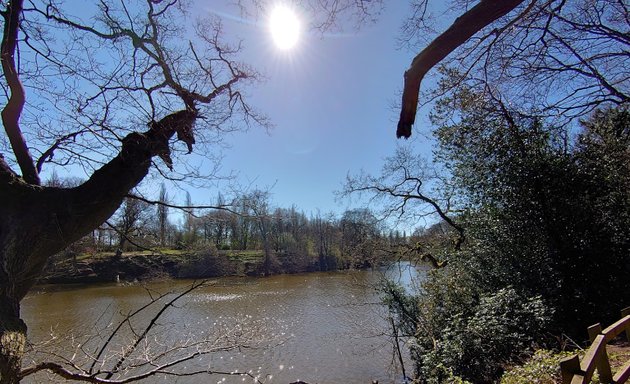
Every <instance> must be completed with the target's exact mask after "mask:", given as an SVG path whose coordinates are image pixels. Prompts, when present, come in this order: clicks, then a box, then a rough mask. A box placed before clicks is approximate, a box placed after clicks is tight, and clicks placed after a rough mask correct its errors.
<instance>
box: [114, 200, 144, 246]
mask: <svg viewBox="0 0 630 384" xmlns="http://www.w3.org/2000/svg"><path fill="white" fill-rule="evenodd" d="M148 208H149V204H147V203H146V202H144V201H141V200H137V199H133V198H131V197H127V198H125V200H124V201H123V204H122V206H121V207H120V209H119V212H118V219H117V220H116V225H115V227H116V230H117V232H118V249H119V250H120V251H121V252H122V251H124V250H125V244H126V243H127V242H128V240H131V237H132V236H133V235H134V234H135V233H136V232H137V231H138V230H140V229H141V228H143V227H145V226H146V224H147V221H148V218H149V217H148V214H149V212H148Z"/></svg>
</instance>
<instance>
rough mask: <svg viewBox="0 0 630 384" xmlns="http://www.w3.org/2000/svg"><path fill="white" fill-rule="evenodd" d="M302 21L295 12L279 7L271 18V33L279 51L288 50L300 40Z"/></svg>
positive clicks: (274, 10) (272, 13) (272, 12)
mask: <svg viewBox="0 0 630 384" xmlns="http://www.w3.org/2000/svg"><path fill="white" fill-rule="evenodd" d="M301 29H302V28H301V25H300V19H299V18H298V16H297V15H296V14H295V12H294V11H293V10H292V9H291V8H288V7H286V6H284V5H277V6H276V7H275V8H274V9H273V10H272V11H271V14H270V17H269V31H270V32H271V37H272V39H273V42H274V44H275V45H276V47H277V48H278V49H282V50H288V49H291V48H293V47H295V45H296V44H297V42H298V41H299V40H300V32H301Z"/></svg>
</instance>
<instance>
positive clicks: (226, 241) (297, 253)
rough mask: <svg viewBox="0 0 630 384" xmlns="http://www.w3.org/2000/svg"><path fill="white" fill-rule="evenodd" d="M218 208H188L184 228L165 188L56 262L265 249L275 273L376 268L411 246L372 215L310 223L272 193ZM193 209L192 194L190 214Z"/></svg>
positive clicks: (362, 212)
mask: <svg viewBox="0 0 630 384" xmlns="http://www.w3.org/2000/svg"><path fill="white" fill-rule="evenodd" d="M54 182H55V183H60V182H61V181H59V180H55V181H54ZM214 205H215V206H216V207H217V209H212V210H205V211H202V210H201V209H196V208H182V211H183V219H182V220H181V223H179V224H176V223H174V222H173V219H172V216H173V215H170V214H169V213H172V212H169V211H174V210H175V209H174V208H172V204H170V203H169V197H168V194H167V193H166V190H165V189H164V187H162V188H161V191H160V194H159V200H158V203H157V204H151V203H149V202H147V201H144V200H142V199H138V198H134V197H128V198H126V199H125V200H124V202H123V204H122V206H121V207H120V209H119V210H118V211H117V212H116V213H115V214H114V215H113V216H112V217H111V218H110V219H109V220H107V221H106V222H105V223H104V224H103V225H101V226H100V227H99V228H97V229H95V230H93V231H92V233H91V234H89V235H88V236H85V237H84V238H82V239H81V240H80V241H78V242H76V243H74V244H73V245H72V246H70V247H69V248H68V249H67V250H65V251H64V253H63V254H62V255H60V256H58V257H57V258H56V259H57V260H59V259H60V258H64V257H68V256H76V255H78V254H89V253H92V254H93V253H100V252H123V253H124V252H130V251H139V250H155V251H160V250H165V249H178V250H189V251H191V252H194V251H199V250H208V249H212V250H215V251H223V252H224V253H225V252H229V251H251V250H258V251H262V252H263V253H264V263H265V266H264V271H265V274H270V273H273V272H274V271H277V270H278V263H279V260H280V259H281V260H282V262H283V265H284V268H282V270H287V266H286V264H287V263H289V264H293V265H292V266H289V268H288V270H324V271H326V270H336V269H348V268H368V267H372V266H376V265H379V264H381V263H382V262H384V261H385V260H387V259H388V258H389V257H390V256H391V252H390V249H391V247H392V245H395V244H402V243H406V242H408V241H410V239H408V238H407V235H406V233H404V232H403V233H401V232H400V231H395V230H388V229H387V228H386V227H385V226H384V224H383V223H382V222H381V221H379V220H377V218H376V216H375V215H374V213H373V212H372V211H371V210H369V209H367V208H360V209H351V210H347V211H345V212H343V214H341V215H340V216H338V215H336V214H334V213H328V214H320V213H317V214H315V215H311V216H310V217H309V216H307V215H306V214H305V213H304V212H302V211H300V210H299V209H298V208H297V207H296V206H291V207H289V208H281V207H272V206H271V204H270V200H269V194H268V193H267V192H263V191H260V190H256V191H253V192H250V193H247V194H243V195H242V196H239V197H237V198H235V199H233V200H232V201H231V202H229V203H226V201H225V198H224V197H223V196H222V195H221V194H218V196H217V198H216V201H215V204H214ZM192 206H193V205H192V202H191V201H190V196H189V195H188V196H187V197H186V202H185V204H184V205H183V207H192ZM197 211H199V212H197Z"/></svg>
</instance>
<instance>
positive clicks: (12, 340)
mask: <svg viewBox="0 0 630 384" xmlns="http://www.w3.org/2000/svg"><path fill="white" fill-rule="evenodd" d="M25 347H26V324H25V323H24V321H22V320H21V319H20V304H19V301H18V300H15V299H14V298H10V297H6V296H2V297H0V384H14V383H19V382H20V379H21V377H20V370H21V368H22V357H23V356H24V349H25Z"/></svg>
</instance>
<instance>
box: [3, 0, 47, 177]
mask: <svg viewBox="0 0 630 384" xmlns="http://www.w3.org/2000/svg"><path fill="white" fill-rule="evenodd" d="M22 3H23V1H22V0H18V1H10V2H9V3H8V4H7V9H6V10H5V11H4V12H2V17H3V19H4V31H3V35H2V46H1V47H0V51H1V54H2V72H3V74H4V78H5V79H6V82H7V85H8V86H9V89H10V90H11V96H10V97H9V100H8V102H7V104H6V105H5V107H4V109H2V124H3V125H4V130H5V131H6V134H7V137H8V138H9V142H10V143H11V148H12V150H13V153H14V154H15V159H16V160H17V162H18V165H19V166H20V170H21V171H22V177H23V178H24V180H25V181H26V182H28V183H30V184H35V185H39V184H40V180H39V174H38V173H37V170H36V169H35V163H34V162H33V158H32V157H31V154H30V153H29V150H28V146H27V145H26V141H25V140H24V136H23V135H22V130H21V129H20V115H21V114H22V109H23V108H24V103H25V101H26V96H25V93H24V87H23V85H22V82H21V81H20V77H19V74H18V69H17V67H16V65H15V51H16V49H17V41H18V30H19V27H20V17H21V16H22Z"/></svg>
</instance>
